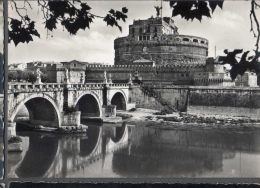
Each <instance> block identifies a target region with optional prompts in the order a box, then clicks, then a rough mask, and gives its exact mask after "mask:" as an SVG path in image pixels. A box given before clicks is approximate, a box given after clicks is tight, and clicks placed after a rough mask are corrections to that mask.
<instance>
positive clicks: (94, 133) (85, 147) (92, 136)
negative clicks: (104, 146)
mask: <svg viewBox="0 0 260 188" xmlns="http://www.w3.org/2000/svg"><path fill="white" fill-rule="evenodd" d="M101 135H102V127H89V128H88V138H87V139H81V140H80V156H81V157H86V156H92V155H93V153H94V152H95V151H96V150H97V148H98V146H99V145H100V141H101Z"/></svg>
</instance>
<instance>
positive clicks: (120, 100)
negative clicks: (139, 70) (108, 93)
mask: <svg viewBox="0 0 260 188" xmlns="http://www.w3.org/2000/svg"><path fill="white" fill-rule="evenodd" d="M111 104H112V105H116V109H117V110H126V105H127V98H126V96H125V93H124V92H123V91H121V90H119V91H116V92H115V94H114V95H113V96H112V97H111Z"/></svg>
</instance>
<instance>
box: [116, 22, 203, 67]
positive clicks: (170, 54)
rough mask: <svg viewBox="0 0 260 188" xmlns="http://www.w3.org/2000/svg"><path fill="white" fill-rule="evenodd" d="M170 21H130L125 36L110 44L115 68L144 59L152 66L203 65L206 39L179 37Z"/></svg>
mask: <svg viewBox="0 0 260 188" xmlns="http://www.w3.org/2000/svg"><path fill="white" fill-rule="evenodd" d="M177 30H178V28H177V27H176V26H175V25H174V21H173V20H172V19H171V18H168V17H164V18H163V19H161V18H158V17H157V18H149V19H147V20H137V21H134V23H133V25H130V26H129V35H128V36H127V37H121V38H117V39H115V41H114V49H115V65H126V64H128V65H133V64H135V61H138V60H141V59H144V60H149V61H151V62H154V63H155V64H156V65H169V64H182V63H185V64H187V63H188V64H205V63H206V58H207V55H208V54H207V53H208V40H207V39H205V38H201V37H195V36H187V35H179V34H178V31H177Z"/></svg>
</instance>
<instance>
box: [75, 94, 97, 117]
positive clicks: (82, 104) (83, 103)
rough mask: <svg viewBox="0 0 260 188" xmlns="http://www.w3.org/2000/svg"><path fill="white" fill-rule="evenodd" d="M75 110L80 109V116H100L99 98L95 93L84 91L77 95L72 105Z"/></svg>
mask: <svg viewBox="0 0 260 188" xmlns="http://www.w3.org/2000/svg"><path fill="white" fill-rule="evenodd" d="M73 106H74V107H75V108H76V109H77V110H79V111H81V117H83V116H86V117H101V116H102V109H101V104H100V100H99V99H98V96H97V95H96V94H95V93H92V92H89V91H87V92H84V93H82V94H80V95H79V97H78V98H77V99H76V100H75V102H74V105H73Z"/></svg>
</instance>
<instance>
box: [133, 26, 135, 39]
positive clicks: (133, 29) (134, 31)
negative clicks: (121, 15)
mask: <svg viewBox="0 0 260 188" xmlns="http://www.w3.org/2000/svg"><path fill="white" fill-rule="evenodd" d="M134 36H135V28H132V37H134Z"/></svg>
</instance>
